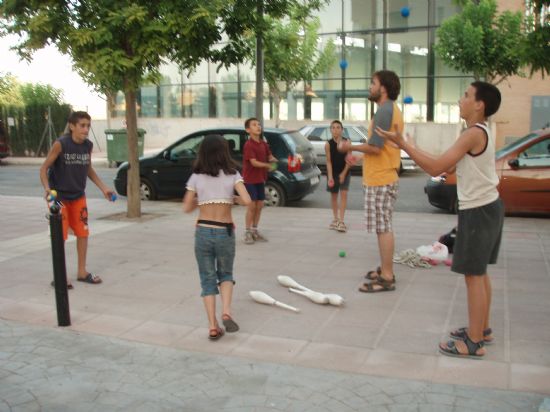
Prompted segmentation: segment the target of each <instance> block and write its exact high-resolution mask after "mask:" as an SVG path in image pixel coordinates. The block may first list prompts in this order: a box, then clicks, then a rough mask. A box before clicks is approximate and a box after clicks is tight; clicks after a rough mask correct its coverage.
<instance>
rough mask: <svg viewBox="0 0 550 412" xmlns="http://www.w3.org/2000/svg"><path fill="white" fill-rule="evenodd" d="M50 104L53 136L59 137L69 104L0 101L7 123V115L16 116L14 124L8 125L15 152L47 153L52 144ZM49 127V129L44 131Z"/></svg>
mask: <svg viewBox="0 0 550 412" xmlns="http://www.w3.org/2000/svg"><path fill="white" fill-rule="evenodd" d="M48 107H49V108H50V112H51V120H52V124H53V130H52V136H51V137H52V140H54V139H56V138H57V137H59V136H60V135H61V134H62V133H63V130H64V129H65V125H66V124H67V118H68V117H69V114H70V113H71V107H70V106H69V105H67V104H51V105H49V104H44V103H30V104H28V105H26V106H21V105H4V104H0V116H1V119H2V121H3V123H4V125H8V118H9V117H11V118H13V119H14V123H15V125H14V126H9V127H6V132H7V134H8V140H9V144H10V148H11V152H12V154H13V155H14V156H44V155H46V153H47V151H48V149H49V147H50V144H51V143H53V142H50V141H49V137H50V136H49V133H48V129H47V127H46V126H47V113H48ZM45 131H46V133H44V132H45Z"/></svg>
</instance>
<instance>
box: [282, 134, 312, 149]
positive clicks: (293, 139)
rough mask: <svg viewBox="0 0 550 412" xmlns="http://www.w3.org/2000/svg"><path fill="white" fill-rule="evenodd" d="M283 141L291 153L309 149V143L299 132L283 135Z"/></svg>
mask: <svg viewBox="0 0 550 412" xmlns="http://www.w3.org/2000/svg"><path fill="white" fill-rule="evenodd" d="M281 136H283V139H285V142H286V143H287V145H288V147H290V150H291V152H292V153H299V152H302V151H305V150H307V149H309V148H310V147H311V143H310V142H309V140H307V139H306V138H305V137H304V136H303V135H302V134H301V133H300V132H288V133H283V134H282V135H281Z"/></svg>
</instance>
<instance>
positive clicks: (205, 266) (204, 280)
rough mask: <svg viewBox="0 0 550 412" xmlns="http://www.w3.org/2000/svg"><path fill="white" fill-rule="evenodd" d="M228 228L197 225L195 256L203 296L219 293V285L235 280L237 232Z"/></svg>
mask: <svg viewBox="0 0 550 412" xmlns="http://www.w3.org/2000/svg"><path fill="white" fill-rule="evenodd" d="M232 232H233V231H230V232H229V233H228V230H227V229H226V228H223V227H220V228H214V227H205V226H197V227H196V230H195V257H196V259H197V264H198V266H199V276H200V279H201V289H202V291H201V296H208V295H218V294H219V293H220V292H219V289H218V285H219V284H220V283H222V282H233V283H235V282H234V281H233V261H234V260H235V234H234V233H232Z"/></svg>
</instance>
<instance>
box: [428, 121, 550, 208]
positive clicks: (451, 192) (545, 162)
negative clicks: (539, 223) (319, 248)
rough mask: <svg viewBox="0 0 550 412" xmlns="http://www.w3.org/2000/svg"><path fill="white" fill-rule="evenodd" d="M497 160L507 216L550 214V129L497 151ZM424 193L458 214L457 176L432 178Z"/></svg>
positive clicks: (531, 134) (499, 186) (432, 200)
mask: <svg viewBox="0 0 550 412" xmlns="http://www.w3.org/2000/svg"><path fill="white" fill-rule="evenodd" d="M495 156H496V164H495V165H496V171H497V175H498V177H499V179H500V183H499V185H498V191H499V193H500V197H501V199H502V201H503V202H504V207H505V208H506V213H542V214H550V128H545V129H541V130H536V131H534V132H531V133H529V134H528V135H527V136H525V137H522V138H521V139H518V140H516V141H514V142H512V143H510V144H508V145H506V146H504V147H503V148H501V149H499V150H497V151H496V154H495ZM424 192H425V193H426V194H427V195H428V201H429V202H430V204H432V205H434V206H436V207H439V208H441V209H447V210H449V211H451V212H453V213H456V212H457V210H458V198H457V195H456V175H455V174H454V173H453V174H448V175H447V174H443V175H441V176H438V177H432V178H430V179H429V180H428V182H427V184H426V186H425V187H424Z"/></svg>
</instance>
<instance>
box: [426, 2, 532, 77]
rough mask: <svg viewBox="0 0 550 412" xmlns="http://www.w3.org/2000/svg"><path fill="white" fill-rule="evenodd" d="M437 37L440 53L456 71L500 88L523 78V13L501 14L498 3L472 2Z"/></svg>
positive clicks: (451, 19)
mask: <svg viewBox="0 0 550 412" xmlns="http://www.w3.org/2000/svg"><path fill="white" fill-rule="evenodd" d="M437 35H438V37H439V41H438V42H437V44H436V46H435V50H436V52H437V53H438V55H439V56H440V57H441V59H442V60H443V61H444V62H445V63H446V64H448V65H449V66H451V67H452V68H454V69H456V70H459V71H462V72H466V73H473V75H474V77H475V78H476V79H480V78H485V79H486V80H487V81H491V82H494V83H497V84H498V83H499V82H500V81H502V80H503V79H504V78H506V77H508V76H512V75H518V74H521V72H520V69H521V66H522V59H521V47H522V44H523V39H524V33H523V31H522V16H521V13H520V12H516V13H512V12H510V11H505V12H503V13H501V14H498V13H497V6H496V2H495V0H480V1H479V4H476V3H474V2H472V1H471V0H470V1H468V2H467V3H466V5H465V6H464V9H463V11H462V13H460V14H457V15H455V16H453V17H451V18H449V19H447V20H445V21H444V22H443V23H442V24H441V27H440V28H439V29H438V30H437ZM499 77H500V79H499Z"/></svg>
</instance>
